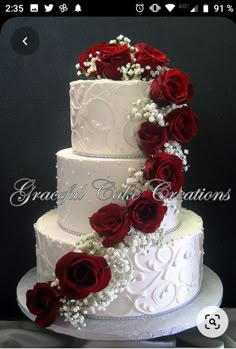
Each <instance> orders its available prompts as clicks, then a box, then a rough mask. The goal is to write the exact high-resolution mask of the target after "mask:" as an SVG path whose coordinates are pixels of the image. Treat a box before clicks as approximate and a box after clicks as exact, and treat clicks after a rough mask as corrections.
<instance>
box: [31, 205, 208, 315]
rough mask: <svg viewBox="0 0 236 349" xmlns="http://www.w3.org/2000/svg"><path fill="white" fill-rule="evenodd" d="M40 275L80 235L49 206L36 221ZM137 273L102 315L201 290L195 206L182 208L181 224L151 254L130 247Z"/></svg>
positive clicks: (179, 302) (184, 298)
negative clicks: (64, 227) (61, 222)
mask: <svg viewBox="0 0 236 349" xmlns="http://www.w3.org/2000/svg"><path fill="white" fill-rule="evenodd" d="M35 233H36V254H37V278H38V281H39V282H46V281H50V280H51V279H52V276H53V272H54V269H55V265H56V263H57V261H58V259H60V258H61V257H62V256H63V255H64V254H66V253H67V252H69V251H72V250H73V249H74V246H75V243H76V242H77V241H78V239H79V237H78V236H75V235H72V234H70V233H67V232H65V231H64V230H62V229H61V228H60V227H59V226H58V224H57V210H52V211H49V212H47V213H46V214H45V215H43V216H42V217H40V218H39V219H38V221H37V223H36V224H35ZM129 259H130V262H131V264H132V269H133V277H132V280H131V281H130V282H129V284H128V286H127V287H126V289H125V290H124V291H123V292H122V293H120V294H119V295H118V297H117V299H115V300H114V301H113V302H112V303H111V304H110V306H109V307H108V309H107V310H106V311H99V312H96V314H91V315H93V316H94V315H95V316H99V317H103V318H104V317H135V316H150V315H155V314H160V313H164V312H167V311H171V310H174V309H176V308H179V307H181V306H183V305H185V304H187V303H189V302H190V301H191V300H192V299H194V297H196V295H197V294H198V292H199V291H200V288H201V282H202V268H203V225H202V219H201V217H199V216H198V215H196V214H195V213H194V212H192V211H189V210H186V209H182V222H181V225H180V227H179V228H178V229H176V230H175V231H174V232H171V233H169V234H167V235H165V236H164V241H163V243H162V245H161V246H152V247H150V249H149V252H148V253H147V254H144V253H142V252H140V253H137V252H136V253H133V252H132V251H130V252H129Z"/></svg>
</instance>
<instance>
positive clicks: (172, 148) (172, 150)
mask: <svg viewBox="0 0 236 349" xmlns="http://www.w3.org/2000/svg"><path fill="white" fill-rule="evenodd" d="M164 153H167V154H172V155H176V156H178V158H180V159H181V160H182V162H183V167H184V170H185V171H188V167H189V166H188V165H187V156H186V155H187V154H188V153H189V151H188V149H184V150H183V149H182V147H181V145H180V143H178V142H176V141H168V142H167V143H165V144H164Z"/></svg>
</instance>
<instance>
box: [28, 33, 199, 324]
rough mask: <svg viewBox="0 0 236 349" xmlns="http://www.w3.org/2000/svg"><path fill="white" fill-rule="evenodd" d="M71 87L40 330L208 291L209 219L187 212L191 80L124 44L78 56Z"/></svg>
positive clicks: (47, 235) (142, 48)
mask: <svg viewBox="0 0 236 349" xmlns="http://www.w3.org/2000/svg"><path fill="white" fill-rule="evenodd" d="M77 68H78V73H79V74H83V75H85V76H86V77H87V78H88V79H87V80H78V81H74V82H72V83H71V84H70V112H71V129H72V148H69V149H63V150H60V151H59V152H58V153H57V190H58V197H57V206H58V207H57V209H54V210H51V211H49V212H47V213H46V214H45V215H43V216H42V217H40V218H39V219H38V221H37V222H36V224H35V232H36V254H37V278H38V282H37V284H36V285H35V286H34V288H33V290H29V291H28V292H27V306H28V308H29V310H30V311H31V312H32V313H33V314H35V315H36V322H37V323H38V324H39V325H40V326H44V327H47V326H50V325H51V324H52V323H53V322H54V320H55V318H56V314H57V313H60V314H61V315H62V316H64V317H65V319H66V320H68V321H70V323H71V324H72V325H73V326H76V327H78V328H80V327H81V326H85V323H86V316H95V317H100V318H110V317H113V318H114V317H116V318H122V317H126V318H134V317H135V318H136V317H138V316H141V317H147V316H155V315H160V314H163V313H165V312H168V311H172V310H175V309H177V308H179V307H182V306H184V305H185V304H187V303H189V302H190V301H191V300H193V299H194V298H195V297H196V296H197V294H198V293H199V290H200V288H201V282H202V266H203V225H202V219H201V218H200V217H199V216H198V215H196V214H195V213H193V212H192V211H189V210H186V209H183V208H182V206H181V190H182V186H183V182H184V172H185V171H187V169H188V165H187V158H186V156H187V154H188V151H187V149H184V145H185V144H186V143H187V142H189V141H190V140H191V139H192V137H193V136H194V135H195V134H196V132H197V117H196V115H195V113H194V112H193V110H192V108H191V107H189V106H187V104H186V102H187V101H188V100H190V99H191V98H192V96H193V87H192V84H191V83H190V81H189V78H188V75H187V74H186V73H183V72H181V71H179V70H178V69H176V68H175V69H170V68H169V60H168V58H167V57H166V55H165V54H164V53H162V52H161V51H159V50H157V49H154V48H152V47H151V46H149V45H147V44H144V43H140V44H137V45H135V46H132V45H131V43H130V40H129V39H128V38H125V37H123V36H122V35H121V36H119V37H118V38H117V39H116V40H111V41H110V42H109V43H105V42H103V43H101V44H98V45H95V46H92V47H90V48H89V49H88V50H87V51H86V52H85V53H83V54H82V55H81V56H80V57H79V64H78V65H77Z"/></svg>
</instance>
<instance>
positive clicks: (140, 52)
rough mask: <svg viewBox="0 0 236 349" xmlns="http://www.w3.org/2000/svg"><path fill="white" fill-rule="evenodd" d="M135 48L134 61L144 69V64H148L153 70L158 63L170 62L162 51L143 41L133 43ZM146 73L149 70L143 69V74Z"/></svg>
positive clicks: (145, 74)
mask: <svg viewBox="0 0 236 349" xmlns="http://www.w3.org/2000/svg"><path fill="white" fill-rule="evenodd" d="M135 48H136V52H135V58H136V63H139V64H140V65H141V67H142V68H144V69H145V68H146V66H149V67H150V68H151V69H152V70H154V71H155V70H156V68H157V66H158V65H164V64H169V63H170V61H169V59H168V58H167V57H166V55H165V54H164V53H163V52H161V51H159V50H157V49H155V48H154V47H151V46H149V45H147V44H145V43H144V42H141V43H139V44H137V45H135ZM148 74H149V71H148V70H146V69H145V70H144V73H143V76H147V75H148Z"/></svg>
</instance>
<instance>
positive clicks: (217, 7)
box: [214, 5, 234, 12]
mask: <svg viewBox="0 0 236 349" xmlns="http://www.w3.org/2000/svg"><path fill="white" fill-rule="evenodd" d="M224 6H225V7H226V10H227V12H234V8H233V6H232V5H214V11H215V12H224Z"/></svg>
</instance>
